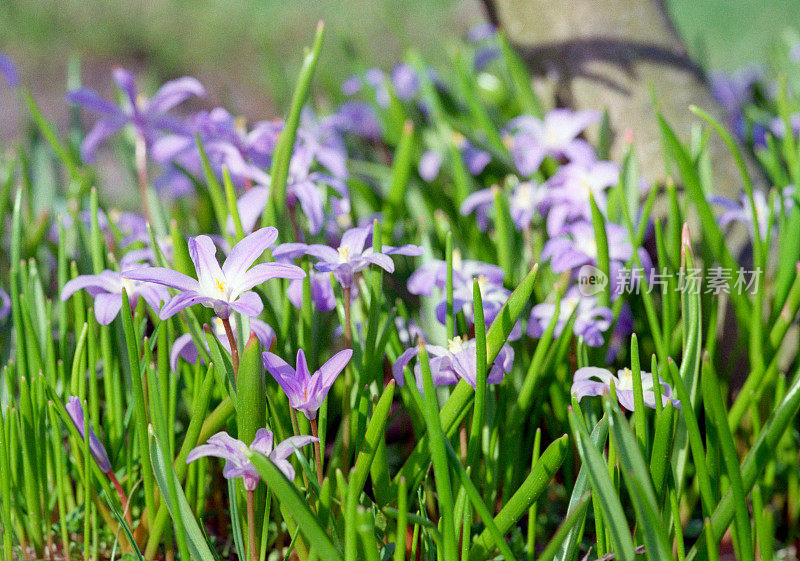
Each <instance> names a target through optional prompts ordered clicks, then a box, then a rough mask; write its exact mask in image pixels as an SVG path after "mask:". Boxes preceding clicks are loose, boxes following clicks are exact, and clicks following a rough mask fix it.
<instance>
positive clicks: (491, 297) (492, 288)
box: [436, 276, 522, 341]
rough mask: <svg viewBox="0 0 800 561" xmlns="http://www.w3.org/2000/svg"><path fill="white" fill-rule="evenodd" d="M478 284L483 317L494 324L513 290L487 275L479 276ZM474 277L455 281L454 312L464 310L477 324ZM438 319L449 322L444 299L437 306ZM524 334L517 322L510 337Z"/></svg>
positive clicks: (444, 322)
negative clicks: (459, 281)
mask: <svg viewBox="0 0 800 561" xmlns="http://www.w3.org/2000/svg"><path fill="white" fill-rule="evenodd" d="M477 279H478V286H479V287H480V291H481V301H482V303H483V319H484V321H485V322H486V326H487V327H489V326H490V325H492V323H493V322H494V320H495V319H496V318H497V315H498V314H499V313H500V310H501V309H502V308H503V306H504V305H505V303H506V301H507V300H508V297H509V296H511V292H510V291H509V290H508V289H506V288H504V287H503V285H502V284H496V283H494V282H491V281H489V279H488V278H487V277H484V276H478V277H477ZM473 301H474V300H473V289H472V279H471V278H470V279H469V280H468V281H467V282H464V283H460V284H458V285H457V284H456V283H455V279H454V282H453V313H455V314H457V313H458V312H463V313H464V317H465V319H466V320H467V322H468V323H469V325H475V308H474V306H473ZM436 319H438V320H439V323H441V324H442V325H444V324H446V323H447V302H446V300H444V299H443V300H442V301H441V302H439V305H438V306H436ZM521 336H522V329H521V328H520V325H519V323H517V324H516V325H515V326H514V328H513V329H512V330H511V333H510V334H509V336H508V338H509V340H511V341H515V340H517V339H519V338H520V337H521Z"/></svg>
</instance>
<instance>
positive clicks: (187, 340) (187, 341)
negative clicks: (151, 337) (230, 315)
mask: <svg viewBox="0 0 800 561" xmlns="http://www.w3.org/2000/svg"><path fill="white" fill-rule="evenodd" d="M211 326H212V328H213V330H214V335H215V336H216V337H217V339H218V340H219V342H220V344H221V345H222V347H223V348H224V349H225V350H226V351H228V353H230V352H231V344H230V341H229V340H228V336H227V334H226V333H225V326H224V325H222V320H221V319H219V318H212V320H211ZM231 328H232V329H233V333H234V335H235V334H236V322H232V323H231ZM250 331H251V333H252V334H253V335H255V336H256V338H257V339H258V340H259V341H260V342H261V344H262V345H263V346H264V348H267V349H268V348H270V347H271V346H272V342H273V341H274V340H275V330H273V329H272V328H271V327H270V326H269V325H268V324H266V323H264V322H263V321H261V320H260V319H256V318H250ZM179 358H182V359H183V360H185V361H186V362H188V363H190V364H196V363H197V360H198V359H199V358H200V353H199V352H198V350H197V345H196V344H195V342H194V339H193V338H192V335H191V333H184V334H183V335H181V336H180V337H178V338H177V339H175V342H174V343H173V344H172V349H171V350H170V353H169V364H170V367H171V368H172V370H173V371H175V370H178V359H179Z"/></svg>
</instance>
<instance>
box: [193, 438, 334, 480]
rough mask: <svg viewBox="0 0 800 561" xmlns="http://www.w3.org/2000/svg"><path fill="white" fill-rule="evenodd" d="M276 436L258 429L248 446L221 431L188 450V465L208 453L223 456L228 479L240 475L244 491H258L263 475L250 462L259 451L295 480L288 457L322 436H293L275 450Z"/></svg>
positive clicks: (224, 471) (208, 454)
mask: <svg viewBox="0 0 800 561" xmlns="http://www.w3.org/2000/svg"><path fill="white" fill-rule="evenodd" d="M273 438H274V436H273V434H272V431H270V430H267V429H258V431H257V432H256V437H255V439H254V440H253V443H252V444H251V445H250V446H249V447H248V446H247V445H246V444H245V443H244V442H242V441H241V440H237V439H235V438H233V437H232V436H231V435H229V434H228V433H227V432H225V431H222V432H218V433H217V434H215V435H214V436H212V437H211V438H209V439H208V442H207V443H206V444H201V445H200V446H198V447H197V448H195V449H194V450H192V451H191V452H189V455H188V456H187V457H186V463H187V464H189V463H191V462H193V461H195V460H197V459H199V458H204V457H208V456H213V457H215V458H221V459H223V460H225V467H224V468H223V470H222V475H223V476H224V477H225V479H235V478H237V477H241V478H242V482H243V484H244V488H245V490H247V491H255V489H256V487H258V482H259V481H260V480H261V476H260V475H259V474H258V470H257V469H256V466H254V465H253V463H252V462H251V461H250V454H252V453H253V452H257V453H259V454H263V455H264V456H266V457H267V458H269V459H270V460H271V461H272V463H274V464H275V466H276V467H277V468H278V469H279V470H281V472H283V474H284V475H285V476H286V478H287V479H288V480H289V481H293V480H294V477H295V471H294V467H293V466H292V464H290V463H289V460H288V459H287V458H288V457H289V456H291V455H292V452H299V451H300V448H302V447H303V446H306V445H307V444H311V443H312V442H319V439H318V438H316V437H314V436H291V437H289V438H287V439H286V440H284V441H283V442H281V443H280V444H278V446H276V447H275V448H274V449H273V447H272V446H273Z"/></svg>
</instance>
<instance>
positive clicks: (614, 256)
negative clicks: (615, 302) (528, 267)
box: [541, 222, 633, 276]
mask: <svg viewBox="0 0 800 561" xmlns="http://www.w3.org/2000/svg"><path fill="white" fill-rule="evenodd" d="M606 237H607V240H608V256H609V259H610V260H611V262H612V264H614V262H616V264H615V266H619V265H620V264H621V263H624V262H627V261H628V260H629V259H630V258H631V257H632V256H633V246H632V245H631V243H630V240H629V238H628V232H627V230H626V229H625V228H623V227H622V226H620V225H619V224H614V223H612V222H609V223H608V224H606ZM541 260H542V261H547V260H550V268H551V269H552V270H553V272H554V273H563V272H564V271H569V270H573V269H576V268H578V267H581V266H583V265H597V242H596V239H595V235H594V227H593V226H592V225H591V224H589V223H588V222H575V223H574V224H570V225H568V226H566V228H565V232H564V234H563V235H561V236H558V237H556V238H551V239H550V240H548V241H547V243H545V244H544V247H543V248H542V254H541ZM612 276H613V271H612Z"/></svg>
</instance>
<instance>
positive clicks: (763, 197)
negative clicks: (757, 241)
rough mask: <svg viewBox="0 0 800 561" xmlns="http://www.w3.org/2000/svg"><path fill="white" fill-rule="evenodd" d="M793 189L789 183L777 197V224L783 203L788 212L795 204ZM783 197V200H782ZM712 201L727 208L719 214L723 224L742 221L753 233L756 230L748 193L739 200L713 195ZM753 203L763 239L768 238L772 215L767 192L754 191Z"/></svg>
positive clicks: (775, 215) (784, 209) (775, 210)
mask: <svg viewBox="0 0 800 561" xmlns="http://www.w3.org/2000/svg"><path fill="white" fill-rule="evenodd" d="M793 191H794V187H793V186H791V185H789V186H788V187H785V188H784V189H783V190H782V191H781V193H780V196H779V197H776V198H775V205H774V206H775V208H774V218H773V220H774V221H775V223H776V224H777V222H778V220H779V219H780V213H781V211H782V209H781V203H782V204H783V212H787V213H788V211H789V209H791V208H792V205H793V204H794V199H793V198H792V192H793ZM781 198H782V199H783V201H781ZM710 201H711V202H712V203H714V204H716V205H719V206H721V207H723V208H724V209H725V211H724V212H723V213H722V214H720V216H719V223H720V225H721V226H727V225H729V224H731V223H732V222H742V223H743V224H746V225H747V226H748V228H749V230H750V233H751V235H752V233H753V231H754V228H753V206H752V205H751V204H750V197H748V196H747V194H746V193H742V195H741V196H740V197H739V202H736V201H732V200H730V199H727V198H725V197H712V198H711V199H710ZM753 203H754V204H755V211H756V212H755V214H756V219H757V220H758V233H759V235H760V236H761V239H766V238H767V227H768V222H769V215H770V208H769V203H768V202H767V194H765V193H764V192H763V191H753ZM774 226H775V224H773V227H774Z"/></svg>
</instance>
